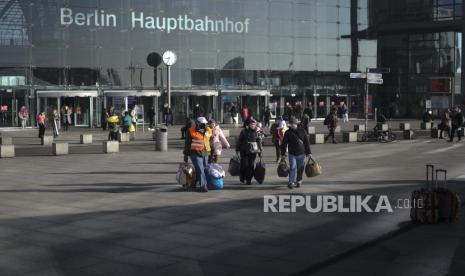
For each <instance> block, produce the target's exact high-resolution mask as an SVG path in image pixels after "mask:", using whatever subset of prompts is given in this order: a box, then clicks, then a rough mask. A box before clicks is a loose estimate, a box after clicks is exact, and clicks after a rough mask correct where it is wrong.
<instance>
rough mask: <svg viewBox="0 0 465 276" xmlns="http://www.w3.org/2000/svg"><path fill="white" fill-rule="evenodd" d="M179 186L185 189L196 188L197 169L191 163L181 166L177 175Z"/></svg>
mask: <svg viewBox="0 0 465 276" xmlns="http://www.w3.org/2000/svg"><path fill="white" fill-rule="evenodd" d="M176 180H177V181H178V184H180V185H182V186H183V187H184V188H187V189H189V188H195V168H194V166H193V165H191V164H189V163H181V164H179V168H178V172H177V173H176Z"/></svg>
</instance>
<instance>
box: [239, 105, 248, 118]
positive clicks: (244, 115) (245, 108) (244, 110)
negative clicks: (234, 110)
mask: <svg viewBox="0 0 465 276" xmlns="http://www.w3.org/2000/svg"><path fill="white" fill-rule="evenodd" d="M241 116H242V121H243V122H246V121H247V119H248V118H249V107H248V106H247V105H246V104H245V105H244V106H242V111H241Z"/></svg>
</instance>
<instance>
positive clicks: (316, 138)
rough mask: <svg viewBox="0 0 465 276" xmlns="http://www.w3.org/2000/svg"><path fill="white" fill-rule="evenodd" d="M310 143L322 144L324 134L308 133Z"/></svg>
mask: <svg viewBox="0 0 465 276" xmlns="http://www.w3.org/2000/svg"><path fill="white" fill-rule="evenodd" d="M309 136H310V143H311V144H324V143H325V135H324V134H310V135H309Z"/></svg>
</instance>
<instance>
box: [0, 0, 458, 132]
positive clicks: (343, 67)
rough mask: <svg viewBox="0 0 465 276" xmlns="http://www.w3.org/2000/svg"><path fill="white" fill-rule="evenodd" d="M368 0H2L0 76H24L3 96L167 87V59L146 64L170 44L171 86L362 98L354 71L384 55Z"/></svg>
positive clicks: (275, 97) (28, 100) (208, 103)
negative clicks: (173, 58)
mask: <svg viewBox="0 0 465 276" xmlns="http://www.w3.org/2000/svg"><path fill="white" fill-rule="evenodd" d="M370 3H371V2H370V1H368V0H355V1H354V0H329V1H328V0H271V1H270V0H139V1H131V0H73V1H70V0H45V1H32V0H16V1H12V0H0V10H1V14H0V60H2V62H1V64H0V77H17V78H22V79H23V81H22V82H19V83H16V84H15V85H10V83H8V85H4V84H5V83H3V82H2V83H1V84H0V85H1V87H2V88H4V89H3V90H0V91H2V92H0V100H1V101H6V104H7V105H9V106H10V109H9V110H10V111H11V109H12V108H13V109H17V108H18V106H22V105H26V106H28V107H29V108H30V109H31V111H32V112H31V113H35V112H37V110H35V107H36V102H37V99H35V97H36V93H35V91H36V90H47V89H53V90H57V89H63V90H72V89H76V90H77V89H79V90H95V89H98V90H99V91H104V90H109V89H129V90H131V89H160V90H163V87H164V85H166V68H165V67H164V66H162V65H160V66H159V67H158V68H153V67H151V66H149V65H148V64H147V56H148V55H149V54H150V53H152V52H156V53H159V54H162V53H163V52H164V51H165V50H173V51H174V52H176V54H177V56H178V62H177V64H176V65H175V66H173V67H172V70H171V71H172V73H171V81H172V87H173V89H174V90H217V91H220V92H221V91H222V90H227V89H241V90H245V91H246V90H253V89H255V90H256V89H262V90H267V91H270V93H271V95H272V97H271V100H272V101H274V103H275V104H276V105H277V106H278V110H277V112H278V113H279V112H282V109H283V108H284V102H287V101H290V102H296V101H311V102H313V103H316V101H317V98H319V97H323V98H324V101H325V105H326V102H331V101H332V100H331V99H330V97H339V96H340V95H345V96H344V97H345V98H344V99H345V100H343V101H347V102H348V103H349V104H351V105H352V102H353V106H355V107H357V106H360V96H359V95H361V94H362V92H363V84H362V83H359V82H357V81H354V80H349V79H348V77H347V75H348V74H347V73H348V72H351V71H364V70H365V68H367V67H376V64H377V48H378V42H377V40H375V39H372V37H370V32H369V31H368V30H369V29H370V24H371V21H372V20H371V16H370V13H371V12H370V11H371V4H370ZM452 5H455V4H452ZM8 89H12V90H14V92H15V93H7V92H5V91H6V90H8ZM244 93H245V94H246V92H244ZM16 95H23V96H22V97H21V96H20V97H18V96H16ZM189 97H191V96H189ZM219 98H220V99H219V100H216V99H213V100H212V99H205V100H201V98H199V99H191V101H190V102H192V103H198V102H199V100H200V104H203V105H205V107H204V109H211V112H209V113H210V114H211V116H214V117H220V116H221V114H220V113H222V111H224V110H223V108H221V106H224V104H223V103H224V101H229V100H231V99H230V98H226V97H225V96H224V97H223V96H221V93H220V96H219ZM236 99H237V101H238V102H239V101H241V100H243V99H239V98H236ZM328 99H329V100H328ZM268 100H269V99H267V100H263V99H258V100H257V103H258V104H260V105H264V104H265V103H266V102H268ZM15 101H18V103H17V104H16V103H15V104H16V106H12V104H11V103H12V102H15ZM69 101H70V99H61V102H69ZM76 101H78V100H74V101H73V103H70V104H74V105H76ZM132 101H138V102H139V103H140V101H141V100H140V99H137V100H135V99H132ZM142 101H145V100H142ZM147 101H148V102H149V103H148V105H150V104H153V102H154V101H153V100H151V99H147ZM103 102H104V101H103V100H101V99H98V98H97V99H95V100H94V102H93V106H94V107H95V109H96V111H94V112H95V113H96V114H95V116H90V117H93V118H95V119H94V120H95V122H88V123H89V125H98V124H99V122H98V118H99V116H98V115H99V113H100V112H99V111H98V108H101V105H102V104H103ZM163 102H164V101H163V100H162V101H160V105H162V104H163ZM173 102H176V101H175V100H174V101H173ZM181 102H182V101H181ZM2 104H3V102H2ZM147 110H148V108H147ZM260 110H261V107H258V108H257V111H256V114H255V115H257V116H259V115H260ZM358 111H359V108H358V107H357V108H354V109H353V112H354V113H357V112H358ZM11 112H13V111H11ZM11 112H10V113H11ZM186 115H188V114H186ZM9 116H10V117H11V118H10V119H9V120H10V121H11V122H10V123H4V125H5V124H6V125H8V124H11V125H17V122H15V120H13V119H12V118H13V117H15V116H16V115H15V114H13V113H11V114H10V115H9ZM5 121H8V120H7V119H5ZM0 124H1V123H0Z"/></svg>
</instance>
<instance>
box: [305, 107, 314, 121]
mask: <svg viewBox="0 0 465 276" xmlns="http://www.w3.org/2000/svg"><path fill="white" fill-rule="evenodd" d="M304 115H307V116H308V118H309V120H308V122H309V123H310V122H311V121H312V118H313V105H312V102H308V104H307V107H305V109H304Z"/></svg>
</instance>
